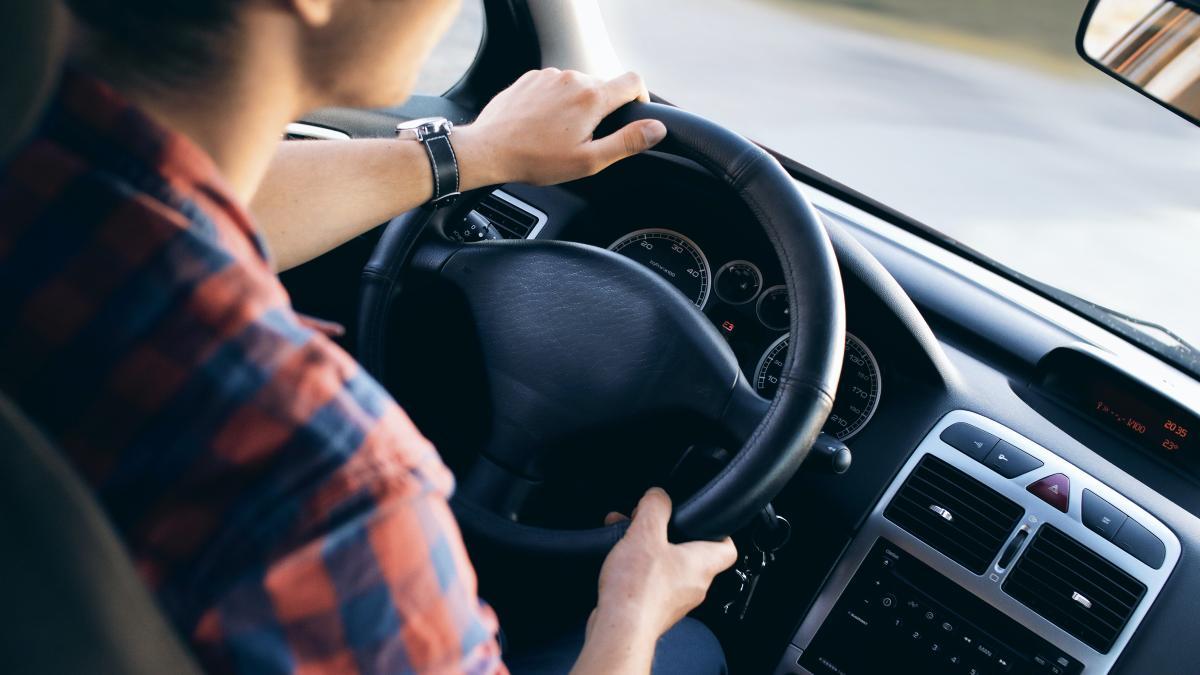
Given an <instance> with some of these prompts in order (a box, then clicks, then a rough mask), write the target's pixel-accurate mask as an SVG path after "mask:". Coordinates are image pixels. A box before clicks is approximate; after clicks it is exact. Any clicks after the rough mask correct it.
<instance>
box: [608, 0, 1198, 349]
mask: <svg viewBox="0 0 1200 675" xmlns="http://www.w3.org/2000/svg"><path fill="white" fill-rule="evenodd" d="M600 4H601V6H602V7H603V10H604V15H605V20H606V23H607V24H608V28H609V32H610V33H611V35H612V40H613V43H614V45H615V46H616V49H617V52H618V54H619V55H620V57H621V58H622V60H623V62H624V63H625V65H626V66H627V67H630V68H632V69H636V70H638V71H639V72H641V73H642V74H643V76H644V77H645V78H646V81H647V83H648V85H649V87H650V89H651V91H654V92H655V93H656V94H658V95H660V96H663V97H664V98H666V99H668V100H670V101H671V102H673V103H676V104H678V105H681V106H684V107H687V108H690V109H692V110H695V111H697V112H699V113H701V114H704V115H706V116H708V117H711V118H713V119H715V120H716V121H718V122H721V123H722V124H725V125H727V126H729V127H731V128H733V129H737V130H738V131H740V132H742V133H744V134H746V135H748V136H750V137H752V138H754V139H755V140H757V141H759V142H762V143H764V144H765V145H767V146H769V147H772V148H774V149H776V150H779V151H780V152H782V153H784V154H786V155H788V156H789V157H792V158H794V159H796V160H797V161H799V162H801V163H803V164H806V165H808V166H810V167H812V168H813V169H816V170H817V171H820V172H822V173H824V174H826V175H828V176H830V177H831V178H833V179H835V180H837V181H839V182H841V183H844V184H846V185H848V186H850V187H851V188H854V189H856V190H858V191H860V192H862V193H864V194H866V195H868V196H870V197H872V198H874V199H876V200H878V201H880V202H883V203H884V204H887V205H888V206H891V207H893V208H895V209H897V210H899V211H901V212H904V213H906V214H908V215H909V216H912V217H913V218H915V219H917V220H919V221H921V222H923V223H925V224H926V225H929V226H931V227H933V228H935V229H937V230H939V231H941V232H942V233H944V234H946V235H948V236H949V237H952V238H954V239H957V240H959V241H961V242H962V243H964V244H966V245H967V246H970V247H972V248H974V249H976V250H978V251H980V252H982V253H984V254H985V255H987V256H989V257H991V258H993V259H995V260H997V261H999V262H1000V263H1002V264H1004V265H1006V266H1008V267H1011V268H1013V269H1014V270H1016V271H1018V272H1020V273H1023V274H1025V275H1028V276H1029V277H1032V278H1034V279H1037V280H1039V281H1041V282H1044V283H1046V284H1050V285H1052V286H1055V287H1058V288H1061V289H1063V290H1066V291H1068V292H1070V293H1072V294H1075V295H1078V296H1080V297H1082V298H1084V299H1086V300H1088V301H1090V302H1092V303H1097V304H1099V305H1102V306H1104V307H1108V308H1111V309H1114V310H1117V311H1118V312H1121V313H1124V314H1127V315H1129V316H1131V317H1137V318H1139V319H1143V320H1146V321H1150V322H1153V323H1156V324H1160V325H1162V326H1165V327H1166V328H1168V329H1170V330H1171V331H1173V332H1175V333H1176V334H1178V335H1179V336H1180V337H1182V338H1183V339H1185V340H1187V341H1188V342H1191V343H1192V344H1200V299H1198V298H1197V295H1200V130H1198V129H1195V128H1193V127H1192V126H1191V125H1190V124H1189V123H1188V122H1187V121H1185V120H1183V119H1181V118H1178V117H1176V116H1175V115H1173V114H1172V113H1170V112H1169V111H1167V110H1164V109H1162V108H1159V107H1158V106H1157V105H1156V104H1154V103H1153V102H1151V101H1150V100H1148V99H1146V98H1144V97H1142V96H1140V95H1138V94H1137V93H1135V92H1134V91H1132V90H1130V89H1128V88H1126V87H1125V86H1123V85H1122V84H1120V83H1118V82H1116V81H1115V80H1113V79H1111V78H1109V77H1107V76H1106V75H1104V74H1102V73H1100V72H1099V71H1097V70H1094V69H1093V68H1091V67H1090V66H1088V65H1087V64H1085V63H1084V62H1083V61H1082V59H1080V57H1079V56H1077V55H1076V53H1075V46H1074V43H1075V34H1076V29H1077V27H1078V24H1079V20H1080V17H1081V15H1082V14H1083V9H1084V6H1085V4H1086V3H1085V2H1083V1H1082V0H655V1H654V2H646V1H645V0H603V2H601V3H600Z"/></svg>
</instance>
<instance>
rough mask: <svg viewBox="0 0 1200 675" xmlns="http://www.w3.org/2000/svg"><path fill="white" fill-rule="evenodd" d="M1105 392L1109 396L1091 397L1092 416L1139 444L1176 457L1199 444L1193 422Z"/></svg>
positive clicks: (1113, 393)
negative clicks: (1092, 401) (1176, 454)
mask: <svg viewBox="0 0 1200 675" xmlns="http://www.w3.org/2000/svg"><path fill="white" fill-rule="evenodd" d="M1105 393H1106V394H1107V395H1104V394H1102V395H1101V396H1098V397H1097V396H1093V397H1091V398H1093V399H1095V403H1094V407H1093V409H1092V413H1093V414H1094V416H1096V417H1098V418H1099V419H1100V420H1102V421H1103V422H1104V423H1105V424H1107V425H1109V426H1115V427H1117V428H1119V429H1120V430H1121V431H1123V432H1124V433H1125V434H1126V435H1128V436H1131V437H1132V438H1134V439H1137V440H1140V441H1141V443H1139V445H1142V446H1143V447H1148V448H1154V449H1155V450H1157V451H1160V452H1167V453H1172V454H1174V453H1179V452H1183V451H1185V450H1186V449H1189V448H1192V447H1193V446H1194V445H1195V444H1196V438H1197V437H1196V436H1195V434H1196V433H1200V431H1197V430H1196V429H1194V428H1192V426H1191V424H1190V423H1186V422H1181V421H1179V419H1176V418H1174V417H1172V416H1171V415H1164V414H1162V413H1161V412H1157V411H1154V410H1153V409H1151V408H1149V407H1148V406H1144V405H1142V404H1141V403H1140V402H1139V401H1136V400H1128V399H1127V398H1126V397H1125V396H1122V395H1120V394H1116V393H1115V392H1105Z"/></svg>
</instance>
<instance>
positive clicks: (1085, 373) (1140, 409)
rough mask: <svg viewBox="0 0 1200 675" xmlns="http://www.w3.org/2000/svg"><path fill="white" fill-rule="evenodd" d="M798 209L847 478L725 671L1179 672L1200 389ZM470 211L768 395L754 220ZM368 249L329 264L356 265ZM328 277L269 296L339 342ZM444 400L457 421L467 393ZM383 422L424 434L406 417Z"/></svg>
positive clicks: (755, 609)
mask: <svg viewBox="0 0 1200 675" xmlns="http://www.w3.org/2000/svg"><path fill="white" fill-rule="evenodd" d="M314 122H316V123H321V120H314ZM324 123H326V124H331V123H333V122H330V121H325V122H324ZM337 124H339V125H342V124H344V120H342V119H339V120H337ZM813 196H814V197H815V198H820V197H825V195H821V194H814V195H813ZM817 205H818V208H820V209H821V213H822V216H823V217H824V219H825V221H826V224H827V227H828V231H829V235H830V238H831V240H832V242H833V245H834V249H835V251H836V253H837V257H838V262H839V265H840V267H841V271H842V277H843V285H844V288H845V295H846V312H847V336H846V352H845V360H844V368H843V372H842V377H841V380H840V386H839V390H838V392H837V396H836V399H837V401H836V409H835V411H834V414H833V415H831V417H830V419H829V420H828V422H827V424H826V431H827V432H829V433H831V434H833V435H835V436H837V437H838V438H841V439H843V440H846V441H847V442H848V444H849V445H850V446H851V448H852V450H853V452H854V463H853V466H852V467H851V470H850V471H849V472H847V473H846V474H844V475H840V476H830V475H828V474H822V473H819V472H816V471H801V472H800V473H799V474H797V476H796V477H795V478H794V479H793V480H792V482H791V483H790V484H789V485H788V486H787V487H786V488H785V489H784V490H783V491H782V492H781V493H780V494H779V496H778V497H777V499H776V500H775V502H774V506H775V509H776V511H777V512H778V513H779V514H780V515H783V516H786V517H787V518H788V519H790V520H791V521H792V522H793V523H801V524H802V526H801V527H800V528H799V529H798V530H797V532H796V536H795V537H794V540H795V541H794V542H793V544H792V545H790V546H788V547H785V548H784V549H781V550H780V551H778V552H777V558H776V561H775V563H774V564H773V565H772V566H771V568H770V570H768V571H767V572H766V573H765V574H764V575H763V576H762V578H761V583H760V590H759V591H758V592H757V594H756V596H755V600H754V603H753V606H752V607H750V611H749V612H748V613H747V614H746V617H745V620H744V621H738V620H736V619H731V618H730V617H727V616H723V615H722V614H721V612H720V611H719V608H714V607H709V608H708V609H706V610H705V611H706V612H707V614H703V615H702V618H704V619H705V621H706V623H708V624H709V625H710V626H712V627H714V629H715V630H716V631H717V633H718V636H719V637H720V638H721V640H722V642H723V643H724V644H725V646H726V651H727V653H728V655H729V658H730V665H731V670H732V672H748V673H758V672H776V673H781V674H784V673H786V674H788V675H794V674H795V675H807V674H817V673H835V672H836V673H845V674H846V675H856V674H858V673H873V672H884V671H888V670H895V667H896V666H895V664H896V663H905V664H908V665H910V666H911V668H910V669H909V670H912V671H913V672H918V671H919V672H928V673H970V674H976V673H1024V672H1028V673H1051V674H1054V673H1058V674H1060V675H1061V674H1064V673H1072V674H1075V673H1084V674H1085V675H1091V674H1092V673H1106V672H1114V673H1144V672H1163V673H1175V672H1180V673H1183V672H1196V670H1197V668H1196V664H1197V663H1200V643H1197V642H1196V641H1195V640H1194V634H1193V633H1194V631H1193V629H1192V625H1193V622H1192V617H1193V615H1194V602H1193V600H1192V599H1193V598H1194V597H1195V596H1196V594H1197V593H1200V566H1196V565H1195V564H1191V563H1189V561H1190V560H1194V559H1195V556H1197V555H1200V518H1197V516H1198V515H1200V447H1198V446H1196V443H1198V442H1200V415H1197V410H1198V409H1200V405H1198V402H1200V385H1197V383H1196V382H1195V381H1194V380H1191V379H1189V378H1185V377H1181V376H1180V375H1179V374H1178V373H1173V371H1170V370H1169V369H1167V368H1165V367H1164V366H1163V365H1162V364H1161V363H1159V362H1157V361H1155V360H1153V359H1152V358H1151V357H1148V356H1146V355H1144V354H1143V353H1141V352H1139V351H1138V350H1136V348H1133V347H1130V346H1128V345H1125V344H1124V343H1121V342H1120V341H1118V340H1116V339H1115V338H1111V339H1110V337H1108V334H1107V333H1105V332H1104V331H1103V330H1102V329H1099V328H1097V327H1095V326H1093V325H1091V324H1088V323H1086V322H1085V321H1083V320H1082V319H1080V318H1078V317H1077V316H1075V315H1073V314H1070V313H1069V312H1066V311H1065V310H1062V309H1061V308H1058V307H1057V306H1051V305H1050V304H1049V303H1047V302H1046V301H1044V300H1043V299H1040V297H1039V296H1035V295H1034V294H1032V293H1030V292H1029V291H1027V290H1026V289H1023V288H1021V287H1019V286H1017V285H1015V284H1013V283H1011V282H1008V281H1006V280H1004V279H1002V278H1000V277H998V276H997V275H995V274H991V273H984V272H981V271H980V270H979V269H977V266H974V265H973V264H971V263H967V262H965V261H963V260H962V259H961V258H959V257H958V256H956V255H955V254H953V253H951V252H948V251H945V250H944V249H941V248H939V247H937V246H934V245H931V244H929V243H928V242H925V241H922V240H920V239H919V238H918V237H915V236H912V235H910V234H908V233H905V232H902V231H900V230H898V228H896V227H894V226H892V225H891V224H890V223H886V222H883V221H881V219H880V218H879V217H878V216H877V215H876V214H874V213H865V212H862V211H860V210H856V209H855V208H853V207H848V206H847V205H846V204H845V203H844V202H841V201H839V200H838V199H832V198H830V199H824V200H823V201H821V200H818V203H817ZM477 213H479V214H482V215H483V216H484V219H485V221H486V227H485V229H486V230H488V231H487V232H484V233H482V234H483V237H482V238H489V239H493V238H527V237H531V238H538V239H557V240H565V241H575V242H580V243H584V244H590V245H593V246H597V247H601V248H606V249H610V250H612V251H614V252H615V253H618V254H620V255H625V256H628V257H630V258H632V259H634V260H637V261H638V262H639V263H641V264H642V265H644V266H646V267H647V269H651V270H653V271H654V272H656V273H657V274H659V275H660V276H662V277H663V278H664V279H666V280H667V281H668V282H670V283H671V284H672V285H674V286H675V288H676V289H677V290H678V291H679V292H680V293H681V295H682V296H683V297H686V298H688V299H689V300H690V301H691V302H693V303H694V304H695V305H696V306H697V308H698V309H699V310H700V311H702V312H703V313H704V314H705V316H706V317H707V318H708V320H709V321H710V322H711V323H712V324H713V325H714V326H715V327H716V328H717V329H718V330H719V331H720V332H721V334H722V335H724V336H725V339H726V340H727V341H728V343H729V345H730V347H731V348H732V350H733V352H734V353H735V355H736V356H737V358H738V361H739V364H740V366H741V368H742V371H743V373H744V374H745V376H746V377H747V379H748V380H749V381H750V382H751V384H752V385H753V386H754V387H755V389H756V390H757V391H758V392H759V393H760V394H761V395H763V396H765V397H770V396H771V395H772V394H773V391H774V386H775V385H776V383H777V378H776V379H773V378H774V375H773V373H774V372H777V368H778V363H779V359H780V358H781V357H782V356H783V355H784V354H786V350H787V349H788V347H789V344H788V337H789V336H788V335H787V333H786V330H784V329H783V326H785V323H786V317H787V316H788V313H789V311H790V307H789V304H788V302H787V297H786V293H781V292H779V291H780V289H779V288H778V287H779V285H780V284H781V282H782V278H781V274H780V270H779V268H778V262H777V261H776V260H775V258H774V255H773V253H772V251H771V247H770V244H769V242H768V241H766V239H765V236H764V235H763V234H762V233H761V232H760V231H758V229H757V227H756V226H755V225H754V220H753V218H752V217H751V216H750V214H749V213H747V212H746V211H745V210H744V208H743V207H742V206H741V205H740V204H739V203H738V202H737V201H736V199H734V198H732V197H731V196H730V195H727V194H724V193H723V192H722V190H720V189H718V188H717V183H716V182H715V181H713V180H712V179H711V178H709V177H708V176H707V175H706V174H704V172H703V171H701V170H699V169H698V168H697V167H695V166H694V165H690V164H688V163H686V162H682V161H679V160H676V159H673V158H669V157H666V156H661V155H655V154H654V153H649V154H647V155H643V156H639V157H636V158H633V159H631V160H627V161H625V162H621V163H620V164H618V165H617V166H615V167H613V168H612V169H610V170H609V171H606V172H605V173H603V174H601V175H599V176H596V177H594V178H591V179H587V180H584V181H579V182H576V183H572V184H568V185H565V186H559V187H553V188H533V187H528V186H520V185H506V186H502V187H501V188H500V189H499V190H497V191H496V192H494V193H492V194H491V195H488V196H487V197H485V198H484V200H483V202H481V203H480V204H479V206H478V207H477ZM478 225H479V224H478V222H477V223H476V224H475V226H476V227H478ZM447 234H450V235H452V236H453V234H454V233H449V232H448V233H447ZM459 234H461V235H462V236H463V238H468V237H473V236H476V235H478V234H479V233H469V232H463V233H459ZM372 241H373V240H372V239H371V238H370V237H365V238H364V239H363V241H361V242H355V243H352V244H351V245H349V246H348V247H347V248H352V247H354V246H361V247H362V248H363V249H365V251H366V252H367V253H369V250H370V246H371V245H372ZM338 255H344V256H345V257H346V259H347V260H357V261H359V264H361V259H362V258H363V257H365V255H364V253H362V252H359V253H357V254H351V253H349V252H343V253H339V254H338ZM337 264H340V263H337V262H336V261H335V260H334V256H329V257H328V258H327V259H325V260H323V261H317V262H316V263H314V264H311V265H309V266H306V268H308V269H302V270H298V271H297V272H294V273H292V274H291V276H290V277H285V281H287V282H288V283H289V288H294V289H295V290H294V292H293V295H294V297H295V298H296V300H297V305H298V307H299V308H300V309H301V310H302V311H309V312H310V313H314V314H320V315H324V316H330V317H332V318H341V319H343V320H344V319H345V318H344V317H339V315H338V314H337V312H338V311H344V308H345V306H346V305H345V303H344V296H343V297H338V298H336V301H334V300H332V299H331V300H330V301H329V302H327V303H326V304H325V305H321V304H320V303H319V302H318V301H317V300H313V299H319V298H322V297H324V296H326V295H328V296H329V297H331V298H332V297H333V294H332V293H329V292H328V291H329V287H330V281H329V280H330V279H331V278H334V277H335V276H341V275H343V274H344V271H343V272H339V273H338V274H336V275H335V274H331V273H329V269H332V268H333V266H334V265H337ZM339 269H341V268H339ZM306 275H309V276H311V277H312V282H311V283H308V282H306V281H305V279H304V278H303V277H305V276H306ZM313 289H319V290H313ZM348 292H350V293H352V292H353V290H352V286H351V287H350V290H349V291H348ZM307 301H312V302H313V304H312V305H311V306H307V307H306V306H305V302H307ZM347 323H349V321H347ZM460 351H462V352H463V353H469V352H470V350H469V345H466V346H464V347H463V348H462V349H461V350H460ZM438 368H439V369H440V370H445V368H446V366H445V364H444V363H439V365H438ZM442 379H443V380H444V381H447V382H450V383H451V384H452V386H450V385H448V386H447V389H448V390H449V391H450V394H451V395H452V396H454V397H458V398H457V399H456V400H459V401H463V403H462V407H464V408H465V407H469V405H470V401H469V399H466V400H464V399H463V397H464V396H465V394H464V387H462V386H461V385H460V384H458V383H457V381H455V379H454V378H453V377H443V378H442ZM392 384H394V383H389V385H390V386H391V385H392ZM398 396H399V394H398ZM401 402H402V403H403V404H404V405H405V407H406V408H408V409H409V411H410V414H412V415H413V416H414V419H417V421H418V424H419V425H420V426H421V427H422V429H423V430H425V429H426V424H427V422H426V421H425V420H423V419H420V418H421V415H422V411H421V410H420V409H419V405H418V404H417V403H414V402H410V401H406V400H404V399H403V398H402V399H401ZM456 409H457V408H456ZM443 410H444V409H443ZM435 417H436V415H435ZM455 419H456V420H457V418H455ZM964 424H965V425H967V427H969V429H973V430H974V431H972V432H971V433H970V434H967V436H966V437H963V436H962V433H961V432H962V429H963V427H961V426H959V425H964ZM452 426H455V427H462V428H467V427H471V426H472V425H462V424H461V423H458V422H457V421H456V422H455V423H454V424H453V425H452ZM435 440H436V439H435ZM660 440H661V439H655V442H656V443H658V442H659V441H660ZM597 442H598V443H606V444H609V445H611V446H612V447H614V448H618V447H620V445H621V444H620V443H619V442H613V439H609V438H602V439H599V440H598V441H597ZM976 442H978V443H980V447H976V446H975V443H976ZM439 446H441V447H443V448H445V447H447V445H446V444H444V443H441V442H439ZM444 451H445V450H444ZM637 451H638V452H647V451H649V450H647V449H646V448H639V449H638V450H637ZM452 466H453V464H452ZM610 478H611V477H609V476H601V475H599V474H597V475H596V476H595V477H594V480H593V482H596V483H602V482H604V481H606V480H609V479H610ZM585 490H586V485H584V486H582V487H580V488H579V492H580V493H581V494H579V495H576V494H572V495H570V496H571V497H578V498H580V499H582V498H583V497H584V496H585V495H582V492H583V491H585ZM979 513H986V514H990V515H989V516H988V517H987V518H986V519H984V520H980V517H979ZM960 528H961V529H960ZM1064 561H1065V562H1064ZM480 570H481V574H483V580H484V585H485V589H487V590H488V591H489V592H490V593H491V595H489V600H491V601H492V602H493V604H495V605H497V607H498V608H499V609H500V610H501V612H502V614H501V615H502V616H505V615H506V614H505V613H504V612H505V611H507V612H509V614H508V615H509V616H511V614H512V613H513V612H516V611H519V607H520V606H523V605H525V604H527V603H528V597H527V594H523V593H518V596H519V597H517V598H516V599H515V600H514V603H513V604H514V605H515V606H517V608H518V609H512V608H506V607H505V605H504V599H503V597H502V595H503V594H502V593H501V592H500V591H501V590H502V588H503V587H502V586H497V585H495V584H493V585H491V586H490V587H489V586H488V579H487V576H488V575H487V573H486V565H484V564H481V565H480ZM561 572H562V571H561V570H558V571H556V574H559V573H561ZM545 574H546V570H545V569H540V571H537V572H536V573H535V574H534V576H535V577H536V579H535V581H531V582H536V583H542V582H543V579H544V577H545ZM587 584H588V585H589V588H590V586H591V585H592V584H594V577H591V578H589V579H587ZM514 588H519V586H514ZM856 603H857V604H856ZM947 626H948V627H949V628H947ZM864 646H865V647H867V648H866V649H864V648H863V647H864Z"/></svg>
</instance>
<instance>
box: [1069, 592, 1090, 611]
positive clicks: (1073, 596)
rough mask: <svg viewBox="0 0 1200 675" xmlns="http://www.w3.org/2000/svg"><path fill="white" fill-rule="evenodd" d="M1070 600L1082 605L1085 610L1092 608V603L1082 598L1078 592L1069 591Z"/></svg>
mask: <svg viewBox="0 0 1200 675" xmlns="http://www.w3.org/2000/svg"><path fill="white" fill-rule="evenodd" d="M1071 599H1072V600H1074V601H1075V602H1078V603H1079V604H1081V605H1083V606H1084V607H1085V608H1087V609H1091V608H1092V601H1091V600H1088V599H1087V598H1085V597H1083V595H1082V594H1080V592H1079V591H1071Z"/></svg>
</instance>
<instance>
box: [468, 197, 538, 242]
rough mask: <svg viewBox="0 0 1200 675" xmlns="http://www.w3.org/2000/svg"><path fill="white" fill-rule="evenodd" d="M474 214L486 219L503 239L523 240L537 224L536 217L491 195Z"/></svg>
mask: <svg viewBox="0 0 1200 675" xmlns="http://www.w3.org/2000/svg"><path fill="white" fill-rule="evenodd" d="M475 212H476V213H478V214H479V215H481V216H483V217H484V218H487V219H488V222H490V223H491V224H492V225H494V226H495V227H496V229H497V230H499V231H500V234H501V235H502V236H503V237H504V238H505V239H525V238H527V237H528V236H529V233H530V232H532V231H533V228H534V227H536V226H537V224H538V217H537V215H535V214H532V213H529V212H528V211H525V210H524V209H522V208H520V207H518V206H516V205H515V204H511V203H509V202H508V201H507V200H505V199H504V198H503V197H501V196H499V195H497V194H496V193H492V194H490V195H488V196H486V197H484V198H483V200H482V201H480V202H479V205H478V206H476V207H475Z"/></svg>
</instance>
